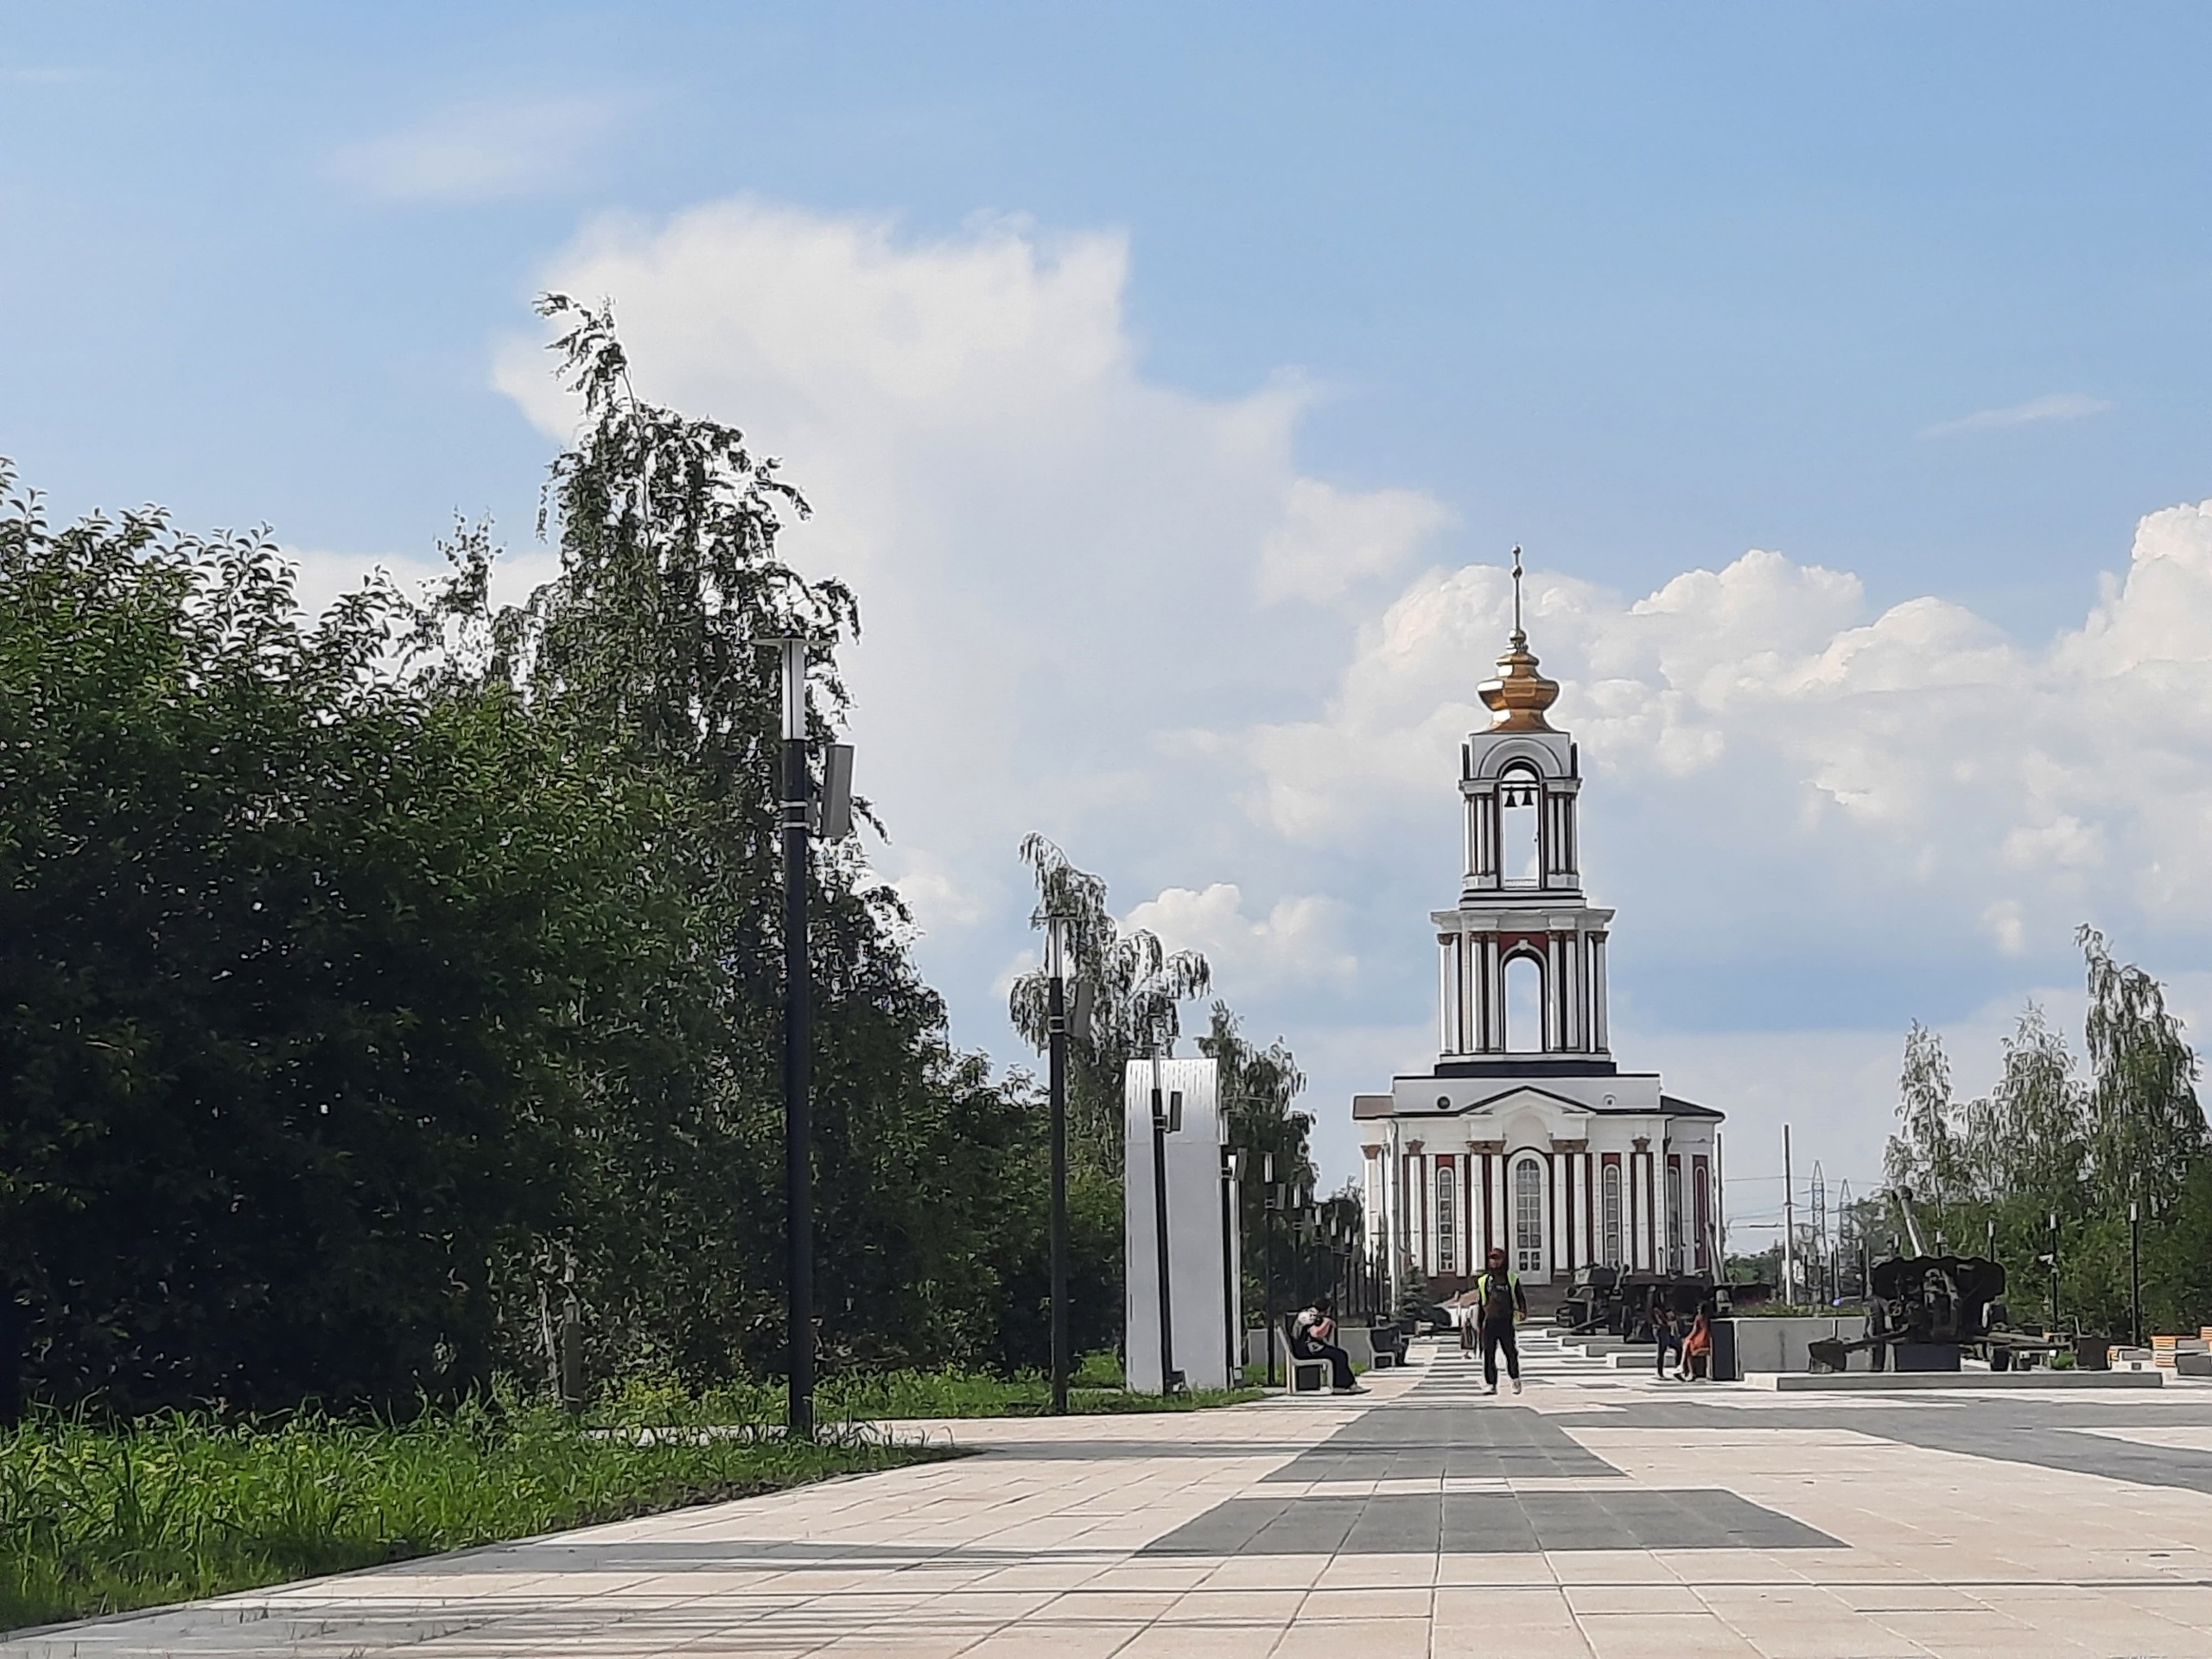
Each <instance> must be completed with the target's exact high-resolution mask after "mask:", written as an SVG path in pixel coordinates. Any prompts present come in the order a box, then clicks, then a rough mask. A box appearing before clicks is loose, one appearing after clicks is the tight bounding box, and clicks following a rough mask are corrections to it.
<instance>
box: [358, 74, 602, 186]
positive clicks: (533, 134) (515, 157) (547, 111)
mask: <svg viewBox="0 0 2212 1659" xmlns="http://www.w3.org/2000/svg"><path fill="white" fill-rule="evenodd" d="M618 114H619V111H618V109H617V107H616V105H615V104H614V102H613V100H612V99H606V98H598V97H571V98H545V99H514V100H508V101H503V102H494V103H482V104H471V105H464V106H462V107H461V108H458V109H452V110H447V111H442V113H440V114H438V115H437V116H435V117H433V118H431V119H429V120H428V121H425V122H423V123H422V124H419V125H417V126H414V127H410V128H408V129H406V130H404V131H400V132H392V133H386V134H384V135H383V136H381V137H376V138H370V139H366V140H364V141H363V142H361V143H353V144H348V145H346V146H345V147H344V148H342V149H340V150H338V151H337V152H336V153H335V154H334V155H333V156H332V157H331V158H330V168H331V171H332V172H333V173H334V175H336V176H338V177H339V178H340V179H342V180H344V181H346V182H347V183H349V184H351V185H353V186H354V187H355V188H358V189H360V190H363V191H365V192H366V193H367V194H370V195H372V196H374V197H377V198H378V199H379V200H385V201H395V202H465V201H489V200H495V199H497V198H499V197H502V196H516V195H529V194H535V193H537V192H538V191H541V190H543V189H547V188H550V187H553V186H556V185H557V184H559V183H560V182H561V181H563V179H565V178H567V177H569V176H570V175H571V173H572V170H573V169H574V168H575V165H576V163H577V162H578V161H579V160H581V159H582V156H584V155H585V154H586V153H587V152H588V150H589V149H591V148H592V146H594V144H596V143H598V142H599V141H600V140H601V138H603V137H606V136H607V133H608V132H609V131H611V130H613V126H614V124H615V121H616V119H617V117H618Z"/></svg>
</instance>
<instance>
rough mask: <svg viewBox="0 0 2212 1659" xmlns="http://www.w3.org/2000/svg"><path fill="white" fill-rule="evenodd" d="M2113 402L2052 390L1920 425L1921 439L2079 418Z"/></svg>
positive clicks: (2102, 408)
mask: <svg viewBox="0 0 2212 1659" xmlns="http://www.w3.org/2000/svg"><path fill="white" fill-rule="evenodd" d="M2111 407H2112V405H2111V404H2108V403H2107V402H2106V401H2105V400H2104V399H2103V398H2101V397H2090V396H2089V395H2088V393H2087V392H2082V391H2054V392H2049V393H2046V394H2045V395H2044V396H2043V397H2031V398H2029V399H2028V401H2027V402H2026V403H2024V404H2010V405H2008V406H2007V407H2005V408H2004V409H1978V410H1974V413H1973V414H1971V415H1963V416H1960V417H1959V418H1958V419H1957V420H1955V421H1938V422H1937V423H1936V424H1935V425H1933V426H1929V427H1923V428H1922V429H1921V432H1920V435H1921V436H1922V437H1923V438H1948V437H1951V436H1954V435H1956V434H1958V433H1961V432H1991V431H1997V430H2000V429H2003V428H2005V427H2008V426H2032V425H2034V424H2035V423H2037V422H2038V421H2078V420H2080V419H2081V418H2082V416H2085V415H2101V414H2102V413H2103V412H2104V411H2105V410H2108V409H2110V408H2111Z"/></svg>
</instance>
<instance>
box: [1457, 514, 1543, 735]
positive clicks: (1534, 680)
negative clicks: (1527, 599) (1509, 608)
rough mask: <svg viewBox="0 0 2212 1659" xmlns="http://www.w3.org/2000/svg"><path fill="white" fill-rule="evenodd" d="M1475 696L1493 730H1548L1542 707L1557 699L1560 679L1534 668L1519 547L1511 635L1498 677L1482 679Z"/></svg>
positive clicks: (1514, 565)
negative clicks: (1523, 616)
mask: <svg viewBox="0 0 2212 1659" xmlns="http://www.w3.org/2000/svg"><path fill="white" fill-rule="evenodd" d="M1475 695H1476V696H1479V697H1480V698H1481V699H1482V700H1483V703H1484V707H1486V708H1488V709H1489V710H1490V711H1491V715H1490V729H1491V730H1492V731H1493V732H1548V731H1550V730H1551V729H1552V728H1551V724H1550V722H1549V721H1546V720H1545V718H1544V710H1545V709H1548V708H1550V707H1551V706H1552V704H1554V702H1558V701H1559V682H1558V681H1557V680H1548V679H1546V678H1545V677H1543V676H1542V675H1541V674H1540V673H1538V672H1537V671H1536V658H1535V653H1533V652H1530V651H1529V636H1528V635H1527V634H1526V633H1525V632H1522V627H1521V550H1520V549H1519V548H1517V547H1516V548H1515V549H1514V550H1513V637H1512V639H1510V641H1509V642H1508V647H1507V650H1506V652H1505V655H1503V657H1501V658H1498V659H1497V678H1496V679H1494V680H1484V682H1483V683H1481V684H1480V685H1478V686H1477V687H1476V688H1475Z"/></svg>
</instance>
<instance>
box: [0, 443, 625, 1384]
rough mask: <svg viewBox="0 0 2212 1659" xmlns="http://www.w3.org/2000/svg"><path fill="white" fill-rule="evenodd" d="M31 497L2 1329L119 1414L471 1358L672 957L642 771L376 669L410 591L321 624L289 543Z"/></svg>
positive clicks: (8, 544)
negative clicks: (597, 1067)
mask: <svg viewBox="0 0 2212 1659" xmlns="http://www.w3.org/2000/svg"><path fill="white" fill-rule="evenodd" d="M0 488H4V484H3V483H0ZM5 493H6V502H5V505H4V507H0V1087H4V1089H5V1091H6V1099H7V1103H8V1109H7V1111H6V1113H5V1114H4V1116H0V1275H4V1279H5V1282H6V1285H7V1287H8V1291H9V1301H10V1305H11V1307H12V1309H13V1319H12V1324H13V1325H14V1327H15V1329H14V1331H13V1332H11V1333H10V1334H11V1335H12V1336H13V1338H14V1341H13V1342H12V1343H11V1344H9V1347H8V1350H7V1352H6V1355H5V1357H6V1358H7V1359H8V1360H9V1361H10V1363H20V1364H21V1365H22V1372H23V1380H24V1382H25V1383H28V1385H29V1388H30V1389H32V1390H33V1391H34V1392H35V1393H36V1394H38V1395H43V1396H46V1397H48V1398H52V1399H55V1400H57V1401H61V1402H69V1401H78V1400H86V1399H97V1400H99V1401H101V1402H105V1403H106V1404H108V1405H110V1406H111V1407H114V1408H119V1409H138V1408H148V1407H152V1406H156V1405H163V1404H171V1403H183V1402H191V1401H202V1400H221V1401H227V1402H232V1403H236V1404H238V1405H244V1406H255V1407H263V1406H277V1405H289V1404H292V1403H295V1402H297V1401H298V1400H299V1399H300V1398H301V1397H302V1395H308V1394H320V1395H327V1396H331V1397H334V1398H340V1399H373V1400H377V1401H380V1402H385V1403H389V1404H404V1403H406V1402H410V1400H411V1399H412V1398H413V1397H414V1396H415V1395H416V1393H417V1391H418V1390H427V1391H429V1392H433V1393H448V1392H451V1391H454V1390H455V1389H461V1388H465V1387H467V1386H471V1385H473V1384H474V1383H478V1382H480V1381H481V1380H482V1379H483V1378H484V1377H485V1376H486V1375H487V1373H488V1370H489V1368H490V1366H491V1364H492V1363H493V1349H494V1345H495V1343H496V1330H495V1321H494V1318H493V1306H492V1285H491V1279H490V1263H491V1262H492V1260H493V1257H494V1256H495V1255H497V1254H499V1252H500V1250H501V1249H506V1248H512V1247H513V1246H514V1245H515V1244H516V1243H518V1242H519V1241H520V1240H522V1239H524V1238H525V1237H527V1236H530V1235H531V1233H532V1232H534V1231H535V1230H538V1229H540V1228H543V1227H544V1226H545V1225H547V1224H549V1223H550V1220H551V1219H552V1217H555V1216H556V1215H557V1214H558V1213H559V1211H560V1208H561V1205H562V1204H563V1200H564V1198H565V1196H566V1195H567V1194H568V1193H569V1192H570V1191H571V1190H572V1186H571V1183H572V1177H573V1173H574V1168H575V1132H576V1130H577V1129H578V1128H579V1127H580V1125H581V1123H582V1119H583V1117H584V1116H585V1112H586V1107H587V1102H586V1100H585V1098H584V1096H582V1093H581V1092H580V1090H578V1088H577V1087H576V1086H575V1077H577V1075H578V1072H579V1069H580V1066H581V1064H582V1060H583V1058H584V1057H585V1055H586V1053H587V1052H588V1051H591V1050H594V1049H595V1048H596V1047H597V1046H598V1045H599V1042H600V1038H599V1036H598V1035H597V1034H596V1033H597V1032H598V1031H600V1030H602V1029H604V1028H605V1027H606V1026H607V1023H608V1022H609V1020H610V1019H611V1016H612V1014H613V1010H614V1009H616V1008H618V1007H622V1006H623V1005H624V1004H625V1003H626V1001H628V1000H629V998H630V996H631V995H632V993H633V992H634V991H635V989H636V988H638V987H639V985H640V984H641V983H644V982H647V981H649V980H650V979H651V978H652V976H654V975H655V974H656V973H658V970H659V965H660V964H659V957H660V951H661V946H660V941H659V938H658V927H659V925H660V924H661V923H662V921H663V920H664V918H665V916H666V913H667V909H668V906H667V897H666V895H665V894H664V893H663V892H661V891H660V890H659V889H658V886H657V884H656V883H655V881H654V880H653V879H652V875H651V874H650V873H649V872H645V871H641V870H639V868H637V867H636V866H635V865H634V863H633V862H632V860H631V859H630V857H629V852H630V849H631V846H632V842H633V841H634V838H635V829H636V823H637V820H638V818H639V815H640V814H642V813H643V812H644V811H645V810H647V809H648V807H649V805H650V803H648V802H646V801H645V800H643V799H641V798H639V797H637V796H636V795H634V794H632V793H631V792H629V791H626V790H625V789H623V788H621V787H620V786H610V785H609V784H608V781H607V779H604V778H602V777H601V776H599V775H598V774H597V773H595V772H594V771H593V769H592V768H591V767H590V766H588V764H584V763H583V762H582V760H580V759H579V757H577V756H575V755H574V754H572V753H568V752H566V751H565V750H564V749H563V748H562V747H560V746H558V745H556V744H552V743H550V742H548V741H546V739H545V734H543V733H542V732H541V731H540V730H539V729H538V728H537V727H535V726H534V725H533V723H532V722H531V721H530V720H529V719H528V718H527V717H526V715H525V714H524V710H523V709H521V708H520V706H519V704H518V702H517V700H516V699H515V698H514V697H513V696H512V694H510V693H508V692H507V691H505V690H504V689H503V688H499V687H497V686H485V687H481V688H479V689H477V690H472V691H470V692H468V693H467V694H465V695H455V694H452V693H446V694H442V695H439V696H426V695H423V693H421V692H420V691H419V690H417V689H416V688H413V687H410V685H407V684H405V683H400V682H397V681H395V680H394V679H393V678H391V677H390V676H387V675H385V674H381V673H379V672H378V671H377V665H378V663H379V662H380V661H382V660H383V658H384V656H385V652H386V651H387V649H388V647H389V645H390V643H391V638H392V635H393V632H394V631H395V629H397V628H398V627H399V626H401V625H402V624H403V623H404V620H405V619H404V607H402V606H401V605H400V603H399V601H398V600H397V596H396V595H394V594H391V593H390V592H389V591H388V590H385V589H383V588H374V587H372V588H369V589H367V590H365V591H364V592H361V593H359V594H354V595H353V596H351V597H350V598H348V599H347V600H346V601H343V602H341V603H340V605H338V606H337V607H334V609H333V610H332V611H331V612H330V613H328V614H327V615H326V616H325V617H324V618H323V619H322V620H321V621H320V622H319V623H317V624H315V625H312V626H309V625H308V624H306V623H305V622H303V621H302V619H301V617H300V616H299V613H298V611H297V608H296V604H295V601H294V597H293V592H292V586H291V577H290V573H289V570H287V569H285V568H284V566H283V564H282V563H281V562H280V561H279V560H278V558H277V556H276V553H275V550H274V549H273V548H272V547H271V546H270V544H269V543H268V542H267V541H266V540H265V539H264V538H260V537H219V538H216V539H214V540H212V541H203V540H200V539H197V538H194V537H188V536H184V535H181V534H180V533H178V532H176V531H174V530H172V529H171V527H170V526H169V525H168V524H167V522H166V521H165V520H164V519H163V518H162V517H161V516H160V515H159V514H157V513H152V512H147V513H141V514H135V515H131V516H129V517H126V518H124V519H122V520H120V521H114V522H111V521H109V520H106V519H105V518H97V517H96V518H91V519H88V520H86V521H85V522H84V523H82V524H78V525H75V526H73V527H71V528H68V529H67V530H63V531H53V530H51V529H50V528H49V527H48V524H47V523H46V522H45V520H44V518H43V517H42V514H41V510H40V508H39V506H38V504H37V502H36V500H35V498H33V497H30V496H29V495H26V494H22V493H16V492H14V491H12V489H6V490H5Z"/></svg>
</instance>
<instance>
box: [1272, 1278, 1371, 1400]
mask: <svg viewBox="0 0 2212 1659" xmlns="http://www.w3.org/2000/svg"><path fill="white" fill-rule="evenodd" d="M1335 1315H1336V1309H1335V1308H1334V1306H1332V1305H1331V1304H1330V1302H1329V1300H1328V1299H1327V1298H1326V1297H1324V1298H1322V1299H1321V1300H1319V1301H1317V1302H1315V1303H1314V1304H1313V1306H1311V1307H1309V1308H1307V1309H1306V1311H1305V1312H1304V1313H1300V1315H1299V1316H1298V1318H1297V1319H1294V1320H1293V1321H1292V1322H1291V1327H1290V1351H1291V1353H1292V1355H1293V1356H1294V1357H1296V1358H1299V1359H1325V1360H1327V1361H1328V1362H1329V1373H1330V1387H1332V1388H1333V1389H1335V1390H1336V1391H1337V1392H1338V1394H1363V1393H1365V1392H1366V1390H1365V1389H1362V1388H1361V1387H1360V1386H1359V1384H1357V1383H1355V1382H1353V1381H1352V1380H1351V1355H1350V1354H1347V1353H1346V1352H1344V1350H1343V1349H1342V1348H1341V1347H1339V1346H1338V1344H1337V1342H1336V1335H1337V1321H1336V1317H1335Z"/></svg>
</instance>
